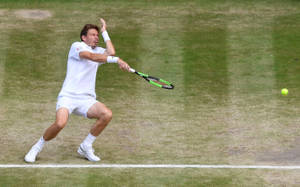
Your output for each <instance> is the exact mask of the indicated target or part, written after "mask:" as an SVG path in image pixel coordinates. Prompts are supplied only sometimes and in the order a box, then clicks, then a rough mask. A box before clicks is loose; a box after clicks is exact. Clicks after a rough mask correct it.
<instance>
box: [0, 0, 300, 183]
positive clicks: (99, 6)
mask: <svg viewBox="0 0 300 187" xmlns="http://www.w3.org/2000/svg"><path fill="white" fill-rule="evenodd" d="M299 8H300V5H299V1H292V0H291V1H280V0H276V1H270V0H264V1H241V0H228V1H220V0H214V1H207V0H199V1H188V2H186V1H130V2H127V1H121V0H118V1H101V2H98V1H88V2H85V1H79V0H78V1H63V2H62V1H46V0H45V1H29V0H15V1H7V0H5V1H1V3H0V39H1V42H0V132H2V136H0V142H1V144H0V150H1V154H0V164H23V163H24V161H23V157H24V155H25V154H26V152H27V151H28V150H29V148H30V146H31V145H32V144H33V143H34V142H35V141H37V139H38V138H39V137H40V136H41V135H42V133H43V132H44V130H45V129H46V128H47V127H48V126H49V125H50V124H51V123H52V122H53V120H54V119H55V103H56V97H57V94H58V92H59V90H60V89H61V86H62V83H63V80H64V77H65V73H66V60H67V53H68V51H69V48H70V45H71V44H72V43H73V42H74V41H78V39H79V32H80V29H81V28H82V26H83V25H84V24H85V23H98V18H100V17H104V18H105V19H106V20H107V24H108V31H109V34H110V36H111V38H112V41H113V43H114V45H115V47H116V51H117V56H120V57H121V58H122V59H124V60H125V61H127V62H128V63H129V64H130V65H131V66H132V67H133V68H135V69H137V70H138V71H141V72H144V73H147V74H150V75H154V76H158V77H161V78H163V79H166V80H169V81H170V82H172V83H174V84H175V89H174V90H163V89H158V88H156V87H154V86H151V85H149V84H147V83H146V82H145V81H144V80H141V79H140V78H138V77H137V76H135V75H132V74H129V73H126V72H122V71H121V70H120V69H119V68H118V66H117V65H115V64H105V65H103V66H101V67H100V68H99V72H98V76H97V83H96V84H97V85H96V92H97V95H98V99H99V100H100V101H101V102H103V103H105V104H106V105H107V106H108V107H109V108H111V109H112V111H113V120H112V122H111V123H110V125H109V126H108V127H107V128H106V129H105V131H104V132H103V134H101V135H100V136H99V137H98V139H97V141H96V142H95V144H94V148H95V150H96V152H97V153H99V154H100V156H101V158H102V161H101V162H100V163H106V164H113V163H117V164H239V165H240V164H253V165H254V164H255V165H259V164H261V165H262V164H273V165H275V164H276V165H286V164H297V165H299V163H300V158H299V159H298V157H297V155H298V150H299V148H298V147H299V143H298V140H299V135H300V131H299V128H298V123H299V102H300V99H299V98H300V92H299V91H300V83H299V82H300V76H299V73H298V72H299V68H300V60H299V59H300V55H299V54H300V40H299V37H300V34H299V33H300V31H299V29H300V16H299V15H300V12H299V10H300V9H299ZM18 9H43V10H48V11H50V12H51V13H52V17H51V18H47V19H45V20H34V19H22V18H19V17H17V16H15V13H14V11H15V10H18ZM100 45H103V43H100ZM283 87H286V88H288V89H289V95H288V96H286V97H283V96H281V95H280V90H281V88H283ZM92 123H93V120H87V119H83V118H81V117H78V116H73V115H72V117H71V118H70V120H69V123H68V125H67V126H66V127H65V129H64V130H63V131H62V132H61V133H60V134H59V136H58V137H57V138H56V139H54V140H53V141H51V142H49V143H48V144H47V145H46V146H45V148H44V150H43V151H42V152H41V153H40V155H39V157H38V160H37V164H52V163H58V164H90V163H89V162H87V161H86V160H83V159H81V158H79V157H78V156H77V153H76V149H77V146H78V145H79V144H80V143H81V141H82V140H83V138H84V137H85V136H86V135H87V134H88V132H89V128H90V127H91V125H92ZM290 154H292V155H290ZM298 174H299V172H298V171H272V170H229V169H72V170H71V169H0V186H20V185H25V186H284V185H297V184H298Z"/></svg>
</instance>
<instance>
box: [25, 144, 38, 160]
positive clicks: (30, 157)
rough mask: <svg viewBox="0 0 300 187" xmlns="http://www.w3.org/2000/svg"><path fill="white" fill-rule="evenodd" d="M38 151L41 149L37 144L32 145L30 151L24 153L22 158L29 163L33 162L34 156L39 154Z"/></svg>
mask: <svg viewBox="0 0 300 187" xmlns="http://www.w3.org/2000/svg"><path fill="white" fill-rule="evenodd" d="M40 151H41V149H40V148H39V147H38V146H36V145H34V146H32V147H31V149H30V151H29V152H28V153H27V154H26V156H25V158H24V160H25V161H26V162H29V163H33V162H35V159H36V156H37V155H38V154H39V152H40Z"/></svg>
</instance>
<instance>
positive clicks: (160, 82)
mask: <svg viewBox="0 0 300 187" xmlns="http://www.w3.org/2000/svg"><path fill="white" fill-rule="evenodd" d="M129 71H130V72H132V73H135V74H137V75H138V76H140V77H143V78H144V79H145V80H146V81H148V82H149V83H150V84H152V85H154V86H157V87H160V88H165V89H173V88H174V85H173V84H171V83H170V82H168V81H165V80H163V79H160V78H156V77H153V76H149V75H147V74H144V73H141V72H138V71H135V69H132V68H130V69H129Z"/></svg>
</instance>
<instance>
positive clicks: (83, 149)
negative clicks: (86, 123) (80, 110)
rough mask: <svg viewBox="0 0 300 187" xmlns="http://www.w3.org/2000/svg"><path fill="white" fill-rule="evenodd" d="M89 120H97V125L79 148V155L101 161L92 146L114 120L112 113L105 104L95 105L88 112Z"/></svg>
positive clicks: (98, 103)
mask: <svg viewBox="0 0 300 187" xmlns="http://www.w3.org/2000/svg"><path fill="white" fill-rule="evenodd" d="M87 117H88V118H95V119H97V121H96V123H95V124H94V125H93V127H92V129H91V131H90V133H89V134H88V136H87V137H86V138H85V140H84V141H83V142H82V144H80V147H79V148H78V151H77V152H78V153H79V154H80V155H82V156H84V157H86V158H87V159H88V160H90V161H94V162H95V161H99V160H100V158H99V157H97V156H96V155H94V150H93V148H92V144H93V142H94V141H95V139H96V137H97V136H98V135H99V134H100V133H101V132H102V131H103V129H104V128H105V127H106V126H107V124H108V123H109V122H110V121H111V119H112V112H111V110H110V109H109V108H107V107H106V106H105V105H104V104H103V103H100V102H97V103H95V104H94V105H93V106H92V107H91V108H90V109H89V110H88V112H87Z"/></svg>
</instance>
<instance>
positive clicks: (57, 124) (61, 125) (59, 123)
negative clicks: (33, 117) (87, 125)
mask: <svg viewBox="0 0 300 187" xmlns="http://www.w3.org/2000/svg"><path fill="white" fill-rule="evenodd" d="M66 124H67V122H66V121H63V120H59V121H56V122H55V123H54V126H55V127H56V128H57V129H59V130H61V129H63V128H64V127H65V126H66Z"/></svg>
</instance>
